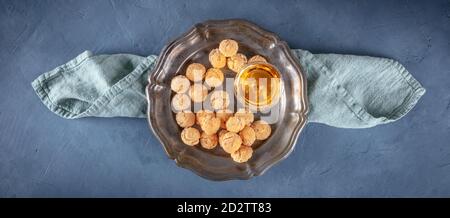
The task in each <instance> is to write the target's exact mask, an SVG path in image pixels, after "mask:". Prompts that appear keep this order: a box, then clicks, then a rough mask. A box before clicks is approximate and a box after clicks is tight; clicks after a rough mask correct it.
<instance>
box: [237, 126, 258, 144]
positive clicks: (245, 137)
mask: <svg viewBox="0 0 450 218" xmlns="http://www.w3.org/2000/svg"><path fill="white" fill-rule="evenodd" d="M239 136H240V137H241V139H242V144H243V145H246V146H252V144H253V143H254V142H255V140H256V134H255V130H253V128H252V127H250V126H245V127H244V129H242V130H241V131H240V132H239Z"/></svg>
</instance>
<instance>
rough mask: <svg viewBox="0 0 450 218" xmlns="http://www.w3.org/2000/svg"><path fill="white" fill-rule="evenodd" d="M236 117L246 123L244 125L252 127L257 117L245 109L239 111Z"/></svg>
mask: <svg viewBox="0 0 450 218" xmlns="http://www.w3.org/2000/svg"><path fill="white" fill-rule="evenodd" d="M234 116H235V117H237V118H239V119H241V120H242V121H243V122H244V125H250V124H251V123H253V120H254V119H255V116H254V115H253V113H252V112H251V111H249V110H246V109H244V108H241V109H239V110H238V111H237V112H236V113H235V114H234Z"/></svg>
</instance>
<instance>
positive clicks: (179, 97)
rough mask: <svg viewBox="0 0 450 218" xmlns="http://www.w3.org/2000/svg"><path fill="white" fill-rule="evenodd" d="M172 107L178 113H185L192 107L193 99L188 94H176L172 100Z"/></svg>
mask: <svg viewBox="0 0 450 218" xmlns="http://www.w3.org/2000/svg"><path fill="white" fill-rule="evenodd" d="M172 107H173V109H174V110H176V111H183V110H186V109H188V108H190V107H191V99H190V98H189V96H187V95H186V94H175V95H174V96H173V98H172Z"/></svg>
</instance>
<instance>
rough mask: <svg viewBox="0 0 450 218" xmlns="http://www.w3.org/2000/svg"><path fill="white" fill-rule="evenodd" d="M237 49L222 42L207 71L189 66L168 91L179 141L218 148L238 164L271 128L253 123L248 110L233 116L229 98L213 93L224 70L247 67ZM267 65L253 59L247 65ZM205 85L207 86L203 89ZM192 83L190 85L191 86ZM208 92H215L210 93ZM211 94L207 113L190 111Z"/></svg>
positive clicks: (231, 42)
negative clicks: (179, 136)
mask: <svg viewBox="0 0 450 218" xmlns="http://www.w3.org/2000/svg"><path fill="white" fill-rule="evenodd" d="M238 50H239V45H238V43H237V42H236V41H235V40H232V39H226V40H222V41H221V42H220V44H219V48H216V49H213V50H211V52H210V53H209V62H210V64H211V66H212V67H211V68H208V69H206V67H205V65H203V64H201V63H192V64H190V65H189V66H188V67H187V69H186V72H185V75H178V76H175V77H174V78H173V79H172V81H171V89H172V91H174V92H175V93H176V94H175V95H174V96H173V97H172V107H173V109H174V110H175V111H177V113H176V116H175V119H176V122H177V123H178V125H179V126H180V127H181V128H183V130H182V132H181V140H182V141H183V142H184V143H185V144H186V145H189V146H195V145H197V144H199V143H200V145H201V146H202V147H203V148H205V149H213V148H215V147H216V146H217V145H220V147H221V148H222V149H223V150H224V151H225V152H227V153H229V154H230V155H231V158H232V159H233V160H234V161H236V162H239V163H242V162H246V161H248V160H249V159H250V158H251V156H252V154H253V149H252V145H253V144H254V142H255V141H256V140H266V139H267V138H268V137H269V136H270V134H271V131H272V130H271V127H270V125H269V124H268V123H266V122H265V121H262V120H258V121H255V118H254V114H253V113H252V112H251V111H249V110H247V109H243V108H242V109H238V110H237V111H236V112H235V113H233V111H231V110H229V109H228V106H229V105H230V95H229V94H228V93H227V92H225V91H223V90H215V88H216V87H219V86H221V85H222V83H223V81H224V77H225V76H224V73H223V72H222V68H224V67H225V66H227V67H228V69H230V70H232V71H233V72H239V70H240V69H241V68H242V67H243V66H244V65H245V64H247V57H246V56H245V55H243V54H241V53H238ZM253 61H254V62H256V61H258V62H259V61H264V62H265V61H266V60H265V58H264V57H262V56H260V55H255V56H253V57H252V58H250V59H249V60H248V62H253ZM202 82H204V84H206V85H207V86H208V87H209V88H208V87H207V86H205V85H204V84H203V83H202ZM191 83H192V84H191ZM209 89H214V90H213V91H212V92H211V93H209V92H208V90H209ZM208 94H210V98H209V103H210V105H211V107H212V108H213V109H214V110H215V112H213V111H210V110H199V111H196V113H193V112H192V111H191V103H192V102H194V103H202V102H205V100H206V99H207V96H208ZM231 98H232V97H231Z"/></svg>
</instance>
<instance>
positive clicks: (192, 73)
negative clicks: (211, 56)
mask: <svg viewBox="0 0 450 218" xmlns="http://www.w3.org/2000/svg"><path fill="white" fill-rule="evenodd" d="M205 73H206V68H205V66H203V64H200V63H192V64H189V66H188V67H187V69H186V77H187V78H188V79H189V80H191V81H192V82H199V81H202V79H203V77H204V76H205Z"/></svg>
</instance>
